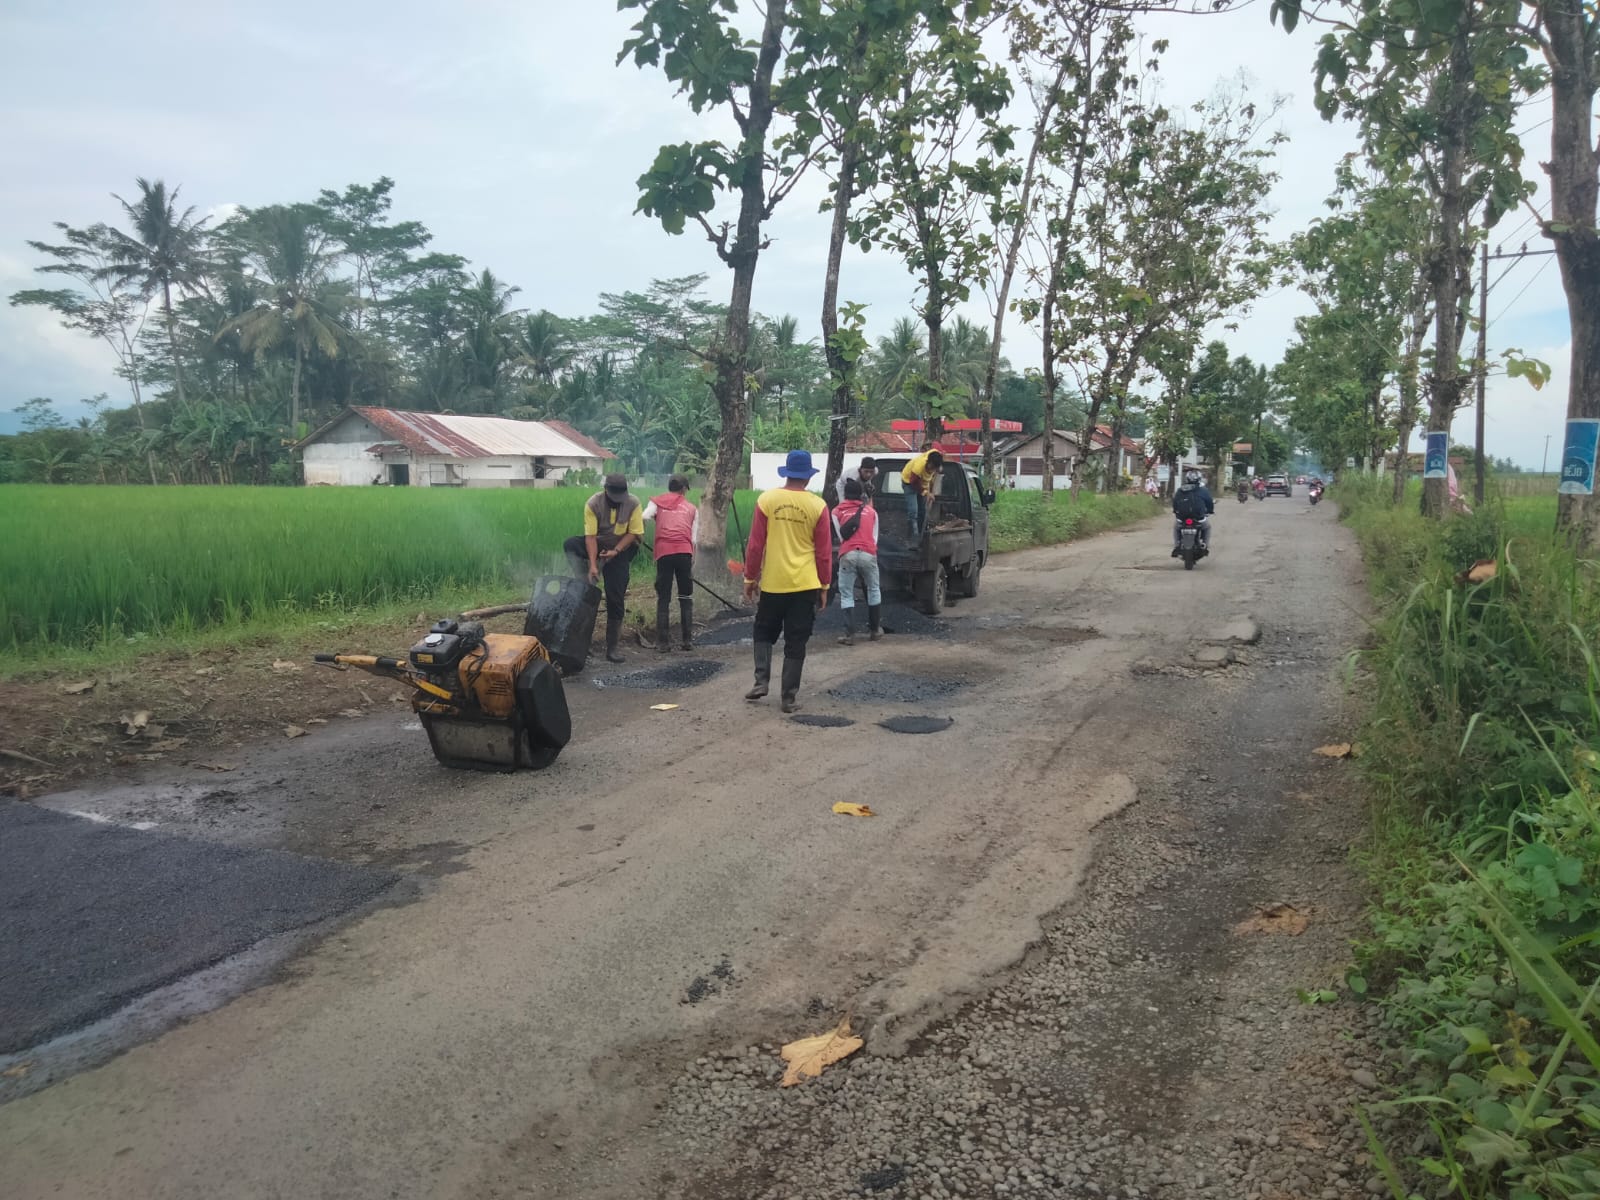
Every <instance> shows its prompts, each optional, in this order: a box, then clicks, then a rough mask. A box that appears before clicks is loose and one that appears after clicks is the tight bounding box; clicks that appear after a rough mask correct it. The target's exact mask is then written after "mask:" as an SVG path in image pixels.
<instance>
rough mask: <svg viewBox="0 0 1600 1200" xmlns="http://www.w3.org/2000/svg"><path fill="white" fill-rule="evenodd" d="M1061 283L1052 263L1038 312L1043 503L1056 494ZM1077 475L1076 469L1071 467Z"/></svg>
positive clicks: (1041, 487)
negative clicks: (1041, 336) (1041, 358)
mask: <svg viewBox="0 0 1600 1200" xmlns="http://www.w3.org/2000/svg"><path fill="white" fill-rule="evenodd" d="M1059 282H1060V269H1059V267H1057V265H1056V264H1055V263H1051V264H1050V276H1049V279H1048V280H1046V282H1045V289H1044V304H1043V306H1042V307H1041V308H1040V310H1039V318H1040V321H1041V329H1042V332H1043V334H1044V364H1043V367H1044V379H1043V391H1044V440H1043V442H1042V443H1041V444H1040V453H1041V455H1042V456H1043V459H1042V461H1043V463H1044V467H1043V470H1044V478H1043V479H1042V480H1041V481H1040V483H1039V490H1040V491H1042V492H1043V493H1044V494H1045V498H1046V499H1051V498H1053V497H1054V496H1055V494H1056V454H1055V450H1056V354H1057V350H1056V343H1055V312H1056V285H1057V284H1058V283H1059ZM1073 470H1074V472H1076V465H1074V467H1073Z"/></svg>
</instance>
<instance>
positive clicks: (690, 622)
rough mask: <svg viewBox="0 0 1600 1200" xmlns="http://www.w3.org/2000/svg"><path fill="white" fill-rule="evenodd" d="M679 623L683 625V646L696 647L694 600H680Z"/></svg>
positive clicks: (688, 648) (690, 648)
mask: <svg viewBox="0 0 1600 1200" xmlns="http://www.w3.org/2000/svg"><path fill="white" fill-rule="evenodd" d="M678 624H679V625H681V626H682V627H683V648H684V649H685V650H693V649H694V601H693V600H679V601H678Z"/></svg>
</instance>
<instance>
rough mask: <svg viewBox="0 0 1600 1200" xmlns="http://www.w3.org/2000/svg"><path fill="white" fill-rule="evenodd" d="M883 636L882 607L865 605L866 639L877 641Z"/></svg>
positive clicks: (879, 605)
mask: <svg viewBox="0 0 1600 1200" xmlns="http://www.w3.org/2000/svg"><path fill="white" fill-rule="evenodd" d="M882 636H883V605H881V604H869V605H867V638H868V639H869V640H870V641H874V642H875V641H877V640H878V639H879V638H881V637H882Z"/></svg>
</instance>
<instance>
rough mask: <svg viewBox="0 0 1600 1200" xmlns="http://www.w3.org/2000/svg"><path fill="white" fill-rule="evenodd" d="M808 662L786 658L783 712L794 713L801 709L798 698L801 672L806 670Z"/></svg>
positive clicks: (784, 665)
mask: <svg viewBox="0 0 1600 1200" xmlns="http://www.w3.org/2000/svg"><path fill="white" fill-rule="evenodd" d="M805 666H806V660H805V659H803V658H785V659H784V660H783V711H784V712H786V713H792V712H794V711H795V710H796V709H797V708H799V707H800V701H799V700H798V699H796V697H797V696H798V695H799V694H800V672H801V671H803V670H805Z"/></svg>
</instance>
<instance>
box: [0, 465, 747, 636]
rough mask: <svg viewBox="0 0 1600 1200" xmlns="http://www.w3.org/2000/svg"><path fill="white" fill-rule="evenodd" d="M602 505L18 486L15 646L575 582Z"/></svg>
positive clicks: (13, 528)
mask: <svg viewBox="0 0 1600 1200" xmlns="http://www.w3.org/2000/svg"><path fill="white" fill-rule="evenodd" d="M587 495H588V493H587V492H586V491H583V490H580V489H576V488H573V489H565V488H555V489H550V490H543V489H540V490H531V489H529V490H523V489H506V490H500V489H495V490H487V489H486V490H481V491H479V490H455V489H451V490H448V491H447V490H445V489H438V490H432V489H426V488H416V489H399V488H247V487H212V488H202V487H184V488H146V487H130V488H119V487H70V486H32V487H29V486H10V487H6V488H5V489H3V490H0V545H3V546H4V547H5V550H4V554H3V563H4V568H5V569H4V570H3V571H0V645H5V646H8V647H9V648H10V649H11V650H12V651H13V653H15V654H19V655H22V656H25V657H32V656H34V655H36V654H39V653H41V652H47V651H48V650H50V649H52V648H65V647H84V646H94V645H99V644H103V643H107V642H113V641H121V640H125V639H128V638H136V639H143V638H155V637H161V636H166V635H171V634H179V633H185V632H190V631H196V630H202V629H212V628H217V627H222V626H229V625H242V624H246V623H251V622H255V621H259V620H263V619H265V618H268V617H270V616H272V615H274V614H283V613H296V612H299V613H304V612H316V611H324V612H349V611H352V610H359V609H362V608H366V607H370V606H376V605H383V604H391V603H397V602H401V601H407V602H409V601H412V600H415V601H417V602H418V603H419V604H420V603H421V602H422V601H425V600H426V599H427V598H428V597H429V596H431V595H434V594H436V593H440V592H446V591H451V592H459V591H461V590H462V589H463V588H466V587H480V586H481V587H482V588H483V590H484V593H485V594H486V595H490V596H500V595H503V594H504V593H505V592H506V591H507V590H508V589H512V588H520V587H523V586H526V585H528V584H530V583H531V581H532V580H533V579H534V578H535V577H536V576H538V575H540V574H544V573H546V572H547V571H549V570H551V569H559V567H560V565H561V543H562V541H563V539H565V538H566V537H567V536H569V535H570V534H573V533H578V532H581V530H582V524H581V522H582V513H581V510H582V506H583V502H584V500H585V499H586V497H587ZM745 507H747V506H745Z"/></svg>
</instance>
